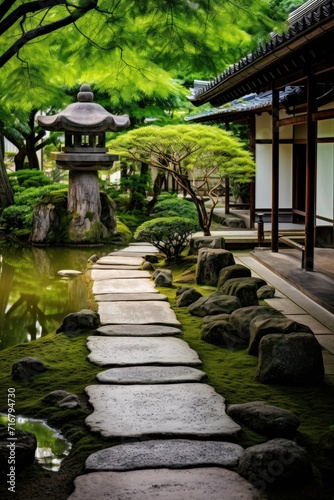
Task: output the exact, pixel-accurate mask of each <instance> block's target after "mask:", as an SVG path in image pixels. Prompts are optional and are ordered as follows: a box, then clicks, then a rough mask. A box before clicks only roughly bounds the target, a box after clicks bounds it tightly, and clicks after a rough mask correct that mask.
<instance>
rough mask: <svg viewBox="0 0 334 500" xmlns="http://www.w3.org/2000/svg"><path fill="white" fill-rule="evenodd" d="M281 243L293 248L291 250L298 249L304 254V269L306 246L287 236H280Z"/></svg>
mask: <svg viewBox="0 0 334 500" xmlns="http://www.w3.org/2000/svg"><path fill="white" fill-rule="evenodd" d="M279 241H280V242H281V243H284V244H285V245H287V246H289V247H291V248H296V249H297V250H299V251H300V252H301V253H302V268H303V269H304V264H305V246H304V245H301V244H300V243H298V242H297V241H294V240H292V239H291V238H287V237H286V236H280V237H279Z"/></svg>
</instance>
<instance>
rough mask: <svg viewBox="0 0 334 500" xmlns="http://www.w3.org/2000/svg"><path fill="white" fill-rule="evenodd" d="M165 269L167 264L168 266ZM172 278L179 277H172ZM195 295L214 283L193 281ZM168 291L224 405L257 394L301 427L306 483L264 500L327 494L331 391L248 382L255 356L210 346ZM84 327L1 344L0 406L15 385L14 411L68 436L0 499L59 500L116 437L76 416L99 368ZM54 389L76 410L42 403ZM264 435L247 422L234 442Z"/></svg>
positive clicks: (176, 271)
mask: <svg viewBox="0 0 334 500" xmlns="http://www.w3.org/2000/svg"><path fill="white" fill-rule="evenodd" d="M169 268H171V267H170V266H169ZM172 270H173V276H174V283H175V286H177V285H180V286H181V285H183V283H182V282H184V281H186V282H187V285H188V286H193V283H192V282H191V281H192V279H193V276H194V275H193V263H192V262H191V261H185V262H184V263H183V264H182V265H178V266H175V267H172ZM178 280H180V282H179V283H178ZM198 288H199V289H200V291H201V292H202V293H203V294H209V293H211V292H212V291H214V289H212V288H206V287H198ZM161 292H162V293H164V294H166V295H167V296H168V297H169V300H170V304H171V306H172V307H173V309H174V310H175V312H176V314H177V317H178V319H179V321H180V322H181V324H182V329H183V336H182V338H183V339H184V340H186V341H187V342H188V343H189V345H190V346H191V347H192V348H193V349H195V350H196V351H197V352H198V354H199V356H200V358H201V360H202V362H203V369H204V371H205V372H206V373H207V375H208V378H207V381H206V382H207V383H209V384H210V385H212V386H213V387H214V388H215V390H216V391H217V392H218V393H219V394H221V395H223V396H224V397H225V399H226V401H227V403H242V402H247V401H252V400H265V401H267V402H269V403H271V404H274V405H278V406H280V407H282V408H286V409H289V410H291V411H293V412H294V413H296V415H297V416H298V418H299V419H300V422H301V425H300V428H299V433H298V436H297V439H298V442H299V443H300V444H302V445H303V446H305V447H306V449H307V450H308V453H309V455H310V457H311V460H312V463H313V467H314V480H313V482H312V484H311V485H306V486H305V487H304V488H299V489H296V490H291V491H289V492H287V491H285V492H284V493H282V492H277V491H276V492H275V491H268V492H267V493H268V498H269V500H281V499H282V498H284V499H286V500H294V499H300V498H303V499H306V500H311V499H317V500H320V499H321V498H322V499H324V500H330V499H333V498H334V479H333V474H332V470H333V466H334V464H333V461H332V460H330V459H329V458H328V457H326V455H325V454H324V451H323V444H322V443H323V441H324V440H325V441H326V439H327V433H328V430H329V427H330V426H331V425H333V423H334V422H333V421H334V412H333V409H334V390H333V388H331V387H329V386H326V385H323V386H321V387H303V388H300V387H298V388H297V387H283V386H268V385H263V384H260V383H258V382H257V381H256V380H255V373H256V364H257V359H256V358H255V357H253V356H249V355H248V354H247V352H246V351H233V350H230V349H227V348H222V347H218V346H214V345H212V344H209V343H206V342H204V341H202V340H201V339H200V326H201V322H202V320H201V318H197V317H195V316H191V315H190V314H189V312H188V310H187V308H178V307H176V302H175V292H176V289H175V288H173V289H170V288H166V289H161ZM88 335H90V333H82V334H80V335H78V336H74V335H65V334H55V333H53V334H50V335H47V336H46V337H43V338H42V339H39V340H37V341H34V342H31V343H28V344H20V345H18V346H15V347H12V348H9V349H6V350H4V351H2V352H0V366H1V373H0V387H1V392H0V412H4V413H6V410H7V389H8V388H9V387H15V389H16V412H17V414H20V415H25V416H31V417H34V418H45V419H47V421H48V423H49V425H51V426H52V427H55V428H57V429H59V430H61V431H62V433H63V434H64V436H65V437H66V438H67V439H69V440H70V441H71V442H72V446H73V447H72V450H71V453H70V455H69V456H68V457H67V458H66V459H65V460H64V461H63V463H62V467H61V469H60V471H59V472H58V473H53V472H49V471H46V470H43V469H42V468H41V467H40V466H38V465H35V464H34V465H32V466H30V467H27V468H26V469H25V470H24V471H23V472H22V473H20V474H19V475H18V476H17V488H16V493H15V495H14V496H13V494H12V493H9V492H8V491H7V487H6V485H5V484H2V485H0V498H2V499H7V498H15V499H18V500H21V499H22V500H23V499H24V500H27V498H29V500H37V499H38V500H47V499H48V500H53V499H54V500H63V499H64V500H65V499H66V498H67V497H68V495H69V494H70V493H71V491H72V489H73V480H74V478H75V477H76V476H77V475H79V474H82V473H83V472H84V462H85V459H86V458H87V456H88V455H90V454H91V453H92V452H94V451H96V450H98V449H101V448H102V447H106V446H110V445H112V444H116V441H114V442H113V441H110V440H103V439H101V438H100V437H98V436H96V435H93V434H91V433H90V432H88V430H87V429H86V427H85V424H84V420H85V417H86V416H87V414H88V413H90V411H91V410H90V408H89V406H88V402H87V397H86V395H85V392H84V388H85V387H86V386H87V385H90V384H92V383H94V381H95V375H96V374H97V373H98V372H99V371H100V370H101V369H100V368H99V367H96V366H94V365H93V364H91V363H89V362H88V361H87V359H86V358H87V354H88V350H87V347H86V338H87V336H88ZM25 356H32V357H36V358H38V359H40V360H41V361H43V362H44V363H45V365H46V366H47V367H48V370H47V371H46V372H44V373H41V374H39V375H37V376H35V378H34V379H33V380H32V381H31V382H30V383H29V384H27V385H23V384H22V383H20V382H14V381H12V379H11V369H12V365H13V363H14V362H15V361H17V360H18V359H20V358H22V357H25ZM56 389H62V390H66V391H69V392H72V393H75V394H77V395H78V396H79V398H80V399H81V401H82V403H83V405H84V409H83V410H64V409H60V408H55V407H50V406H47V405H46V404H45V403H43V398H44V397H45V396H46V395H47V394H48V393H49V392H51V391H53V390H56ZM264 441H266V438H265V437H263V436H260V435H258V434H256V433H254V432H252V431H250V430H248V429H247V428H244V429H243V432H242V435H241V440H240V444H242V445H243V446H251V445H253V444H257V443H260V442H264Z"/></svg>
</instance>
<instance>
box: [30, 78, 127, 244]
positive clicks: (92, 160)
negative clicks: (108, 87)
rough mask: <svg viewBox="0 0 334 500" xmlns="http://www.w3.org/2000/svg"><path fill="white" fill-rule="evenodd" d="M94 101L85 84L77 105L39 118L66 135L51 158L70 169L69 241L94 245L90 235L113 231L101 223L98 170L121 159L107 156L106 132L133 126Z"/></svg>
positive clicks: (102, 236) (41, 122)
mask: <svg viewBox="0 0 334 500" xmlns="http://www.w3.org/2000/svg"><path fill="white" fill-rule="evenodd" d="M93 99H94V94H93V92H92V90H91V88H90V86H89V85H87V84H84V85H82V86H81V88H80V92H79V93H78V102H76V103H73V104H70V105H69V106H67V108H65V109H64V110H63V111H61V112H60V113H58V114H56V115H53V116H39V117H38V118H37V120H38V123H39V125H40V126H41V127H43V128H44V129H46V130H55V131H62V132H65V146H64V147H63V149H62V152H61V153H59V152H57V153H53V154H52V156H53V158H54V159H55V160H56V164H57V166H58V167H59V168H61V169H65V170H69V188H68V200H67V210H68V212H69V214H70V216H71V217H72V218H71V225H70V240H71V241H72V242H74V243H80V242H83V243H84V242H85V241H86V240H87V242H92V241H91V240H92V237H91V235H90V236H89V234H90V232H91V233H94V234H95V235H96V236H97V238H98V239H100V240H101V238H102V240H103V239H104V235H103V234H101V235H100V236H99V235H98V234H97V233H99V232H101V233H105V236H106V234H107V232H108V231H110V230H111V229H112V228H111V226H110V223H107V227H103V226H104V224H103V223H102V222H101V211H102V205H101V199H100V191H99V182H98V173H97V171H98V170H106V169H110V168H111V167H112V166H113V164H114V162H115V161H117V160H118V156H116V155H111V154H108V153H107V151H108V150H107V148H106V147H105V134H106V132H107V131H114V132H115V131H119V130H123V129H124V128H126V127H128V126H129V125H130V120H129V117H128V116H127V115H124V116H116V115H112V114H111V113H109V112H108V111H107V110H106V109H104V108H103V107H102V106H100V105H99V104H97V103H94V102H93ZM102 218H103V220H104V221H106V220H107V219H108V218H110V210H109V215H107V216H106V215H104V216H103V214H102ZM114 219H115V217H114ZM109 222H110V221H109ZM115 224H116V222H115Z"/></svg>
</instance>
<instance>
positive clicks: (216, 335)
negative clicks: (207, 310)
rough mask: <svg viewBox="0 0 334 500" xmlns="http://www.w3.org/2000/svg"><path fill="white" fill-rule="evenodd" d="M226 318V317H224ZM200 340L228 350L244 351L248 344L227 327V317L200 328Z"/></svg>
mask: <svg viewBox="0 0 334 500" xmlns="http://www.w3.org/2000/svg"><path fill="white" fill-rule="evenodd" d="M226 316H228V315H226ZM201 337H202V340H205V341H206V342H210V343H211V344H216V345H220V346H224V347H228V348H230V349H246V348H247V345H248V343H247V342H246V341H245V340H244V339H242V338H240V337H239V336H238V333H237V332H236V331H235V330H232V328H231V327H230V325H229V321H228V317H227V319H225V320H218V321H212V322H211V323H205V324H204V326H203V328H202V335H201Z"/></svg>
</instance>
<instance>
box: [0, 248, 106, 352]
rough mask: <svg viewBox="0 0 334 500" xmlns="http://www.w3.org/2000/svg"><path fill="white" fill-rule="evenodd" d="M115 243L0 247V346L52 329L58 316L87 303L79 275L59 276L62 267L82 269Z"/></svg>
mask: <svg viewBox="0 0 334 500" xmlns="http://www.w3.org/2000/svg"><path fill="white" fill-rule="evenodd" d="M114 249H115V247H103V248H102V247H98V248H63V247H56V248H36V247H28V246H27V247H22V246H13V245H11V246H8V245H6V246H2V247H1V248H0V350H1V349H5V348H6V347H10V346H12V345H16V344H19V343H22V342H29V341H31V340H35V339H37V338H39V337H42V336H43V335H46V334H47V333H50V332H52V331H55V330H56V329H57V328H58V327H59V325H60V324H61V322H62V319H63V317H64V316H65V315H66V314H68V313H70V312H73V311H78V310H80V309H82V308H84V307H87V286H86V283H85V281H84V278H83V276H78V277H74V278H70V279H64V278H62V277H60V276H59V275H58V271H60V270H61V269H74V270H77V271H81V272H83V271H85V269H86V268H87V261H88V258H89V257H90V256H91V255H92V254H94V253H97V254H98V255H102V254H105V253H109V252H111V251H112V250H114Z"/></svg>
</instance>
